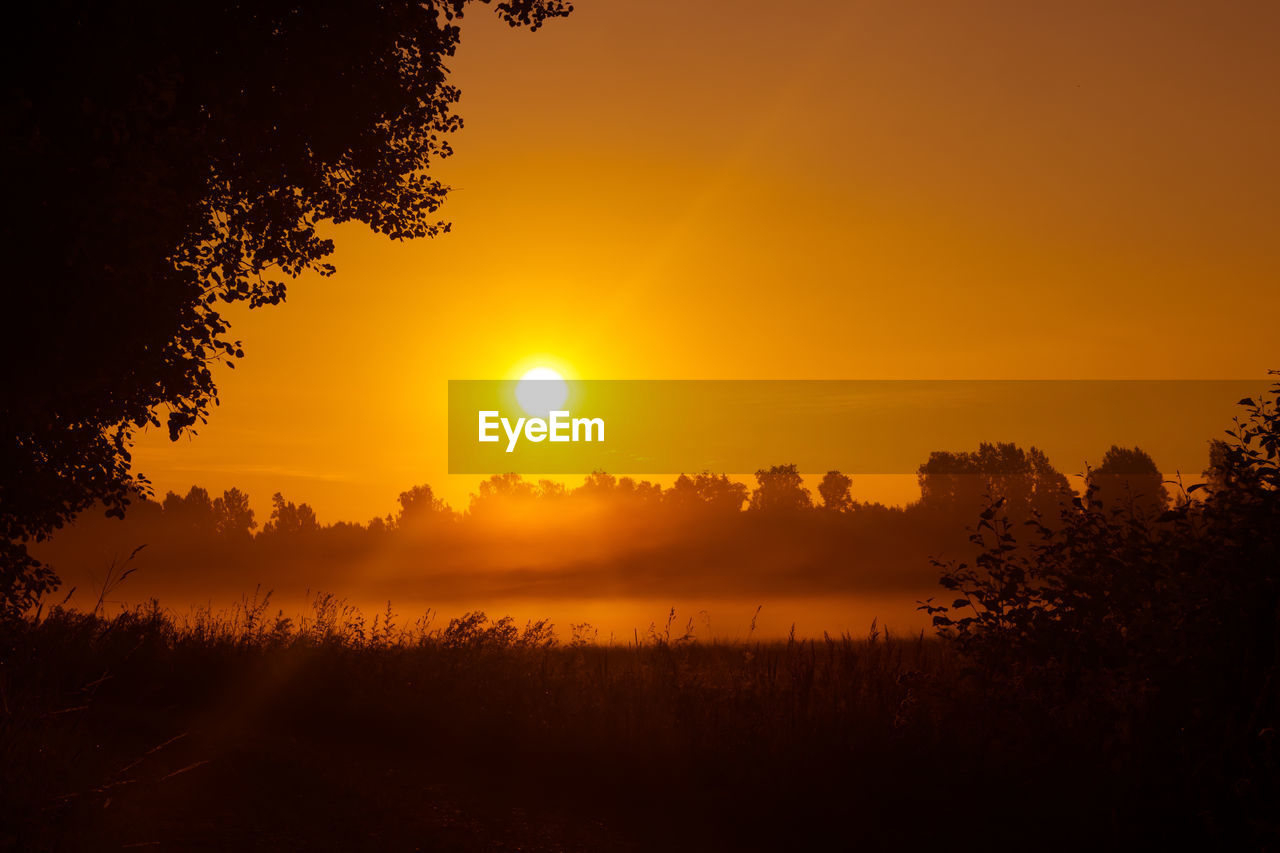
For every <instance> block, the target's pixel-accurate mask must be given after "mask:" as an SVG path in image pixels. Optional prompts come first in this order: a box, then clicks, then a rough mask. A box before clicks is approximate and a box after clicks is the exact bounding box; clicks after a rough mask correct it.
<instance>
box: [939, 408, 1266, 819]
mask: <svg viewBox="0 0 1280 853" xmlns="http://www.w3.org/2000/svg"><path fill="white" fill-rule="evenodd" d="M1271 395H1272V396H1271V397H1270V399H1265V398H1264V399H1263V400H1262V401H1261V402H1257V401H1255V400H1254V399H1252V398H1246V399H1244V400H1241V401H1240V402H1241V405H1242V406H1243V407H1244V408H1245V415H1244V417H1243V418H1242V419H1237V422H1236V426H1235V428H1234V429H1232V430H1231V431H1229V432H1228V433H1227V435H1228V440H1227V441H1225V442H1223V443H1222V444H1221V445H1220V447H1219V451H1218V454H1217V456H1218V458H1217V465H1218V470H1219V472H1220V473H1221V476H1219V477H1218V478H1217V480H1216V484H1215V485H1213V486H1212V487H1206V486H1204V485H1199V484H1198V485H1194V486H1192V487H1191V488H1190V489H1188V490H1187V491H1188V493H1190V494H1194V493H1196V492H1201V491H1203V492H1205V493H1206V497H1205V498H1204V499H1203V500H1190V499H1184V500H1182V501H1180V502H1179V503H1178V505H1176V506H1175V507H1174V508H1172V509H1169V510H1166V511H1164V512H1163V513H1161V514H1160V515H1158V516H1156V515H1152V514H1151V513H1150V512H1141V511H1138V512H1135V511H1131V510H1130V509H1129V508H1124V509H1121V510H1119V511H1116V510H1112V509H1110V508H1109V507H1108V506H1107V505H1105V504H1104V503H1103V502H1101V501H1099V500H1097V499H1096V491H1097V488H1098V486H1097V485H1096V484H1093V485H1091V488H1090V491H1089V494H1088V495H1087V496H1086V497H1085V498H1084V499H1076V500H1074V501H1073V503H1072V505H1071V506H1069V507H1067V508H1066V509H1064V511H1063V512H1062V513H1061V517H1060V519H1059V523H1058V525H1057V526H1055V527H1052V528H1050V527H1048V526H1046V525H1045V524H1044V523H1042V522H1041V521H1040V520H1037V519H1033V520H1031V521H1027V522H1024V523H1022V524H1018V523H1015V522H1014V521H1012V520H1011V519H1010V517H1009V515H1008V513H1007V512H1006V506H1005V504H1004V502H1003V501H1002V500H996V501H994V502H992V503H991V504H990V505H989V506H988V507H987V508H986V509H985V510H983V512H982V513H981V515H980V518H979V520H978V524H977V527H976V529H975V530H974V532H973V535H972V537H971V538H972V541H973V542H974V543H975V544H976V545H978V546H979V547H980V548H981V551H980V553H979V555H978V557H977V558H976V559H975V560H974V561H973V563H972V564H969V563H964V562H950V563H946V564H941V563H940V564H939V566H940V568H941V569H942V571H943V574H942V579H941V583H942V585H943V587H945V588H946V589H947V590H949V591H950V592H951V593H952V594H953V595H954V596H955V597H954V600H952V601H950V602H943V603H940V604H934V603H933V601H932V600H929V601H927V602H924V603H923V604H922V608H923V609H926V610H927V611H928V612H930V613H932V614H934V615H933V621H934V624H935V625H937V626H938V628H939V629H940V633H941V634H942V636H943V637H945V638H947V639H949V640H950V641H951V642H952V643H953V644H954V645H955V646H956V647H957V648H958V649H959V650H960V651H961V652H962V653H963V654H964V655H965V656H966V657H967V658H968V659H970V660H971V661H972V662H974V663H975V664H976V665H977V669H976V673H978V677H979V678H980V679H981V680H982V681H983V683H984V684H986V685H987V687H986V689H987V690H988V691H990V695H992V696H999V697H1001V699H1002V700H1003V701H1006V702H1007V703H1009V705H1010V706H1011V707H1017V708H1020V709H1022V710H1021V712H1020V719H1026V718H1027V717H1026V715H1027V714H1028V713H1031V712H1029V711H1028V708H1034V709H1035V711H1034V714H1035V715H1037V716H1041V717H1043V718H1044V719H1045V720H1046V723H1045V724H1046V725H1072V726H1076V727H1079V726H1080V725H1082V722H1081V721H1088V722H1087V724H1088V725H1092V726H1095V727H1096V728H1097V734H1098V738H1099V740H1098V742H1099V743H1105V744H1107V745H1108V748H1109V750H1110V751H1111V753H1112V754H1113V755H1114V754H1115V753H1116V752H1117V751H1121V752H1123V751H1128V752H1131V753H1132V754H1133V755H1134V756H1142V758H1141V759H1140V760H1141V761H1142V762H1143V768H1144V772H1145V773H1146V774H1148V777H1149V778H1148V779H1147V781H1148V782H1152V783H1153V784H1155V783H1156V780H1158V779H1160V778H1161V777H1164V778H1169V779H1180V780H1182V783H1184V784H1185V786H1186V789H1187V790H1189V791H1191V792H1192V796H1193V797H1195V798H1196V799H1194V801H1193V802H1192V803H1189V804H1188V805H1190V806H1193V807H1194V808H1196V809H1204V810H1206V813H1208V814H1211V815H1215V816H1217V817H1224V816H1232V817H1234V818H1235V820H1236V822H1235V823H1234V824H1232V825H1236V826H1240V827H1245V826H1250V825H1253V826H1269V827H1270V828H1271V831H1274V830H1275V829H1276V828H1277V827H1280V823H1278V822H1277V821H1276V817H1277V816H1276V812H1275V803H1276V802H1280V800H1277V799H1276V797H1277V795H1278V794H1280V776H1278V775H1277V767H1276V763H1275V760H1274V756H1273V754H1272V752H1271V749H1272V747H1271V743H1272V740H1273V739H1274V734H1273V733H1274V732H1275V731H1276V730H1277V729H1276V727H1277V726H1280V705H1278V703H1277V684H1276V666H1277V663H1278V660H1277V651H1278V650H1280V623H1278V621H1277V614H1278V613H1280V609H1278V608H1280V545H1278V543H1277V532H1278V531H1280V466H1278V463H1277V448H1278V446H1280V383H1277V384H1275V385H1273V386H1272V388H1271ZM1110 455H1111V456H1112V457H1113V459H1112V461H1113V462H1114V461H1117V458H1118V457H1117V454H1114V453H1113V454H1110ZM1144 455H1145V454H1144ZM1119 461H1123V460H1119ZM1148 461H1149V458H1148ZM1113 467H1115V466H1113ZM1143 467H1149V468H1151V469H1153V468H1154V465H1151V466H1146V465H1144V466H1143ZM1148 482H1150V477H1149V471H1148ZM1050 721H1051V722H1050ZM1174 745H1176V746H1177V748H1176V749H1175V748H1174ZM1133 760H1134V761H1139V759H1138V758H1134V759H1133ZM1245 790H1247V791H1248V794H1247V796H1245V795H1243V794H1239V792H1241V791H1245ZM1232 792H1236V793H1235V794H1233V793H1232ZM1228 823H1231V822H1230V821H1229V822H1228ZM1255 840H1256V839H1255Z"/></svg>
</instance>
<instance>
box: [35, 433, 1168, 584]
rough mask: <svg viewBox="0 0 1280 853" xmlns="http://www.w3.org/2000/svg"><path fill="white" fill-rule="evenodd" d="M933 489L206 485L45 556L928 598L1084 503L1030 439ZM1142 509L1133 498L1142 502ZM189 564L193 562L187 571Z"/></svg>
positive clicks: (507, 483)
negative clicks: (971, 562) (939, 581)
mask: <svg viewBox="0 0 1280 853" xmlns="http://www.w3.org/2000/svg"><path fill="white" fill-rule="evenodd" d="M918 479H919V483H920V489H921V498H920V500H918V501H916V502H913V503H911V504H909V505H907V506H905V507H900V506H886V505H883V504H879V503H866V502H861V501H855V500H854V499H853V498H852V496H851V491H850V490H851V485H852V482H853V481H852V479H851V478H849V477H848V476H846V475H844V474H841V473H840V472H838V471H831V472H828V473H827V474H826V475H824V476H823V477H822V478H820V481H819V482H818V484H817V489H816V491H817V495H814V494H813V493H812V491H811V490H810V489H809V488H808V487H806V485H805V482H804V479H803V478H802V477H801V475H800V473H799V472H798V471H797V470H796V467H795V466H794V465H775V466H772V467H770V468H767V469H761V470H760V471H758V472H757V473H756V474H755V477H754V484H753V485H754V487H753V488H749V487H748V486H747V484H746V483H743V482H738V481H736V480H733V479H731V478H729V477H728V476H726V475H723V474H711V473H700V474H695V475H692V476H689V475H681V476H680V477H678V478H677V479H676V480H675V481H674V483H673V484H672V485H670V486H669V487H667V488H663V487H661V486H659V485H657V484H655V483H652V482H649V481H646V480H636V479H634V478H631V477H615V476H613V475H610V474H607V473H603V472H597V473H595V474H592V475H589V476H587V477H586V478H585V479H584V481H583V482H582V483H581V485H579V486H577V487H575V488H568V487H566V486H565V485H564V484H563V483H559V482H553V481H549V480H541V481H536V482H532V481H528V480H525V479H524V478H522V477H520V476H519V475H515V474H503V475H495V476H493V477H490V478H488V479H486V480H484V481H483V482H481V483H480V484H479V486H478V489H477V491H476V492H475V493H473V494H472V495H471V498H470V501H469V504H468V505H467V506H466V507H465V508H464V509H462V510H454V509H452V508H451V507H449V506H448V505H446V504H445V503H444V502H443V501H441V500H440V499H438V498H436V497H435V495H434V492H433V491H432V489H431V487H430V486H427V485H421V486H416V487H414V488H412V489H409V490H407V491H405V492H403V493H401V495H400V497H399V502H398V503H399V507H398V509H397V511H396V512H395V513H392V514H388V515H386V516H384V517H375V518H373V519H371V520H370V521H368V522H367V523H363V524H353V523H349V522H342V521H339V522H333V523H328V524H321V522H320V521H319V519H318V518H317V516H316V514H315V512H314V511H313V510H312V509H311V507H310V506H308V505H307V504H306V503H300V504H299V503H295V502H293V501H291V500H287V499H286V498H285V497H284V496H283V495H282V494H280V493H276V494H275V495H274V496H273V497H272V503H271V509H270V514H269V516H268V517H267V518H265V519H263V520H262V522H261V523H259V521H258V520H257V518H256V516H255V514H254V511H253V510H252V509H251V508H250V507H249V500H248V496H247V495H245V494H244V493H242V492H240V491H239V490H238V489H235V488H232V489H228V490H226V491H225V492H224V493H223V494H222V495H221V496H217V497H211V496H210V495H209V493H208V492H207V491H206V490H205V489H203V488H200V487H198V486H193V487H192V488H191V489H190V490H189V491H188V492H187V493H186V494H185V495H179V494H177V493H174V492H170V493H168V494H167V495H166V496H165V497H164V499H163V500H162V501H159V502H156V501H149V500H146V499H145V498H142V497H141V496H137V497H136V502H135V505H134V506H133V507H132V509H131V510H130V512H129V515H128V517H127V518H126V519H125V520H124V521H123V522H120V521H115V520H112V519H107V518H105V517H103V516H102V515H101V514H100V513H98V514H94V513H86V514H84V515H82V516H81V518H80V519H79V520H78V521H77V522H76V524H75V525H74V526H73V527H71V528H68V529H67V530H66V531H65V532H64V533H62V534H60V535H59V536H57V537H55V538H54V539H53V541H52V542H51V543H50V544H49V546H48V547H44V548H41V549H38V550H37V552H36V553H37V554H38V555H41V556H42V557H44V558H46V560H47V561H48V562H49V563H50V564H51V565H54V566H55V567H58V566H61V567H62V568H63V570H64V571H66V570H68V569H72V575H73V577H72V579H73V582H74V584H75V585H76V586H78V587H79V588H81V589H83V590H84V593H85V594H87V593H88V592H89V589H90V588H91V587H94V586H99V587H100V586H101V584H103V583H105V577H104V573H105V572H106V571H107V569H108V567H109V564H110V563H111V562H112V561H113V560H120V559H123V557H124V556H125V555H127V554H129V553H130V552H132V551H133V550H134V549H135V548H138V547H139V546H145V549H144V550H143V551H141V552H139V553H137V554H136V555H135V557H134V558H133V559H132V560H130V563H129V565H130V567H131V568H132V569H134V570H136V571H135V573H134V574H133V575H132V577H131V578H130V582H129V584H128V586H126V587H123V588H121V589H120V590H118V591H117V592H116V596H117V597H118V599H119V600H126V601H133V602H140V601H143V600H145V599H146V598H147V597H149V596H156V597H159V598H162V599H163V600H165V601H173V602H181V601H184V600H193V599H194V600H205V598H206V597H208V596H214V597H216V598H219V599H220V600H223V601H229V600H231V599H234V598H237V597H239V596H240V595H241V594H243V593H245V592H246V591H251V590H253V589H255V588H261V589H263V590H272V589H275V590H280V589H281V588H282V587H290V588H297V587H299V586H300V585H301V584H300V581H301V582H302V584H305V586H307V587H309V588H311V589H317V588H319V589H324V590H327V591H330V592H338V593H341V594H342V595H344V596H348V597H353V598H355V597H359V598H361V599H362V600H363V601H365V602H369V601H376V600H378V599H379V598H381V599H383V600H385V599H388V598H390V599H395V600H400V601H403V600H405V599H410V600H413V601H435V602H439V601H440V600H441V599H442V598H444V599H457V598H459V597H468V598H479V599H480V600H484V599H485V598H486V597H487V598H493V597H503V598H505V597H521V596H523V597H554V598H569V599H573V598H594V597H602V596H624V597H625V596H632V597H635V596H641V597H646V598H659V599H661V598H663V597H667V599H668V600H671V601H675V600H679V599H682V598H685V597H689V596H701V597H715V598H720V599H724V598H737V599H741V600H744V601H750V602H753V603H757V602H759V601H763V600H766V599H772V598H776V597H778V596H786V597H803V596H813V595H830V594H837V595H846V596H847V595H855V594H860V593H861V594H866V593H885V592H897V593H902V592H911V593H915V592H921V591H924V590H926V589H928V588H930V587H931V586H932V585H933V584H934V583H935V582H936V571H935V570H934V569H933V568H932V567H931V565H930V562H929V561H930V559H931V558H933V557H938V556H943V555H950V556H961V555H966V554H968V553H969V552H970V551H971V550H972V546H971V543H969V541H968V538H967V534H966V533H965V528H966V525H968V524H969V522H970V521H971V520H972V519H973V518H975V517H976V516H977V514H978V513H979V512H980V511H981V510H982V508H983V507H984V506H985V502H986V501H987V500H988V499H989V498H990V496H992V495H996V496H999V497H1001V498H1003V499H1004V501H1005V503H1004V506H1005V509H1006V511H1007V512H1008V513H1009V514H1010V516H1011V517H1013V518H1015V519H1016V520H1017V521H1026V520H1029V519H1031V518H1042V519H1045V520H1046V523H1054V521H1053V520H1054V519H1055V518H1056V517H1057V516H1058V515H1059V513H1060V512H1061V511H1062V510H1063V508H1064V507H1066V506H1068V505H1070V502H1071V500H1072V499H1073V498H1075V497H1077V496H1076V495H1075V493H1074V492H1073V491H1072V490H1071V487H1070V485H1069V481H1068V478H1067V477H1066V476H1065V475H1063V474H1062V473H1060V472H1059V471H1057V470H1056V469H1054V468H1053V466H1052V465H1051V464H1050V463H1049V460H1048V459H1047V457H1045V455H1044V454H1043V453H1042V452H1040V451H1039V450H1037V449H1036V448H1034V447H1033V448H1031V449H1030V450H1025V451H1024V450H1023V449H1021V448H1019V447H1017V446H1016V445H1014V444H1011V443H994V444H990V443H984V444H982V445H980V446H979V447H978V448H977V449H975V450H974V451H969V452H938V453H934V454H932V455H931V456H930V458H929V459H928V460H927V461H926V462H925V463H924V464H922V465H921V466H920V470H919V473H918ZM1089 482H1090V484H1091V487H1092V495H1093V497H1092V500H1093V502H1094V503H1098V502H1100V501H1106V502H1108V503H1111V502H1112V499H1113V498H1114V502H1115V503H1116V504H1120V503H1122V502H1125V501H1128V497H1129V496H1132V497H1133V498H1134V499H1135V500H1136V503H1134V505H1133V509H1134V510H1135V511H1137V512H1139V513H1143V514H1146V515H1149V516H1151V517H1154V516H1155V515H1158V514H1159V513H1160V512H1161V511H1163V510H1164V509H1165V508H1166V507H1167V505H1168V502H1169V497H1168V494H1167V492H1166V490H1165V486H1164V483H1163V479H1162V476H1161V475H1160V473H1159V470H1158V468H1157V465H1156V463H1155V462H1154V461H1153V460H1152V459H1151V458H1150V457H1149V456H1147V455H1146V454H1145V453H1143V452H1142V450H1141V449H1139V448H1132V449H1126V448H1118V447H1113V448H1111V449H1110V450H1109V451H1108V452H1107V454H1106V456H1105V457H1104V459H1103V464H1102V465H1100V466H1099V467H1098V468H1097V469H1095V470H1094V471H1092V472H1090V475H1089ZM1126 505H1128V504H1127V503H1126ZM175 567H176V568H175Z"/></svg>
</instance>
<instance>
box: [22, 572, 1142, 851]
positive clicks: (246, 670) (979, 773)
mask: <svg viewBox="0 0 1280 853" xmlns="http://www.w3.org/2000/svg"><path fill="white" fill-rule="evenodd" d="M269 612H270V611H269V609H268V608H267V607H266V606H265V604H258V605H249V606H246V607H244V608H241V609H239V610H237V611H235V612H230V613H224V614H221V615H217V616H215V615H212V614H207V613H206V614H203V615H202V616H200V617H197V618H195V619H190V620H185V621H183V622H181V623H178V622H175V620H174V619H173V618H171V617H170V616H168V615H166V613H165V612H164V611H163V610H162V609H160V608H159V607H158V606H153V607H152V608H150V609H138V610H134V611H131V612H126V613H123V614H120V615H118V616H115V617H112V618H105V617H101V616H94V615H91V614H84V613H77V612H71V611H64V610H60V609H57V608H55V609H53V610H52V611H51V612H48V613H46V614H43V615H42V616H40V617H39V618H37V619H35V620H27V621H25V622H22V623H19V624H17V625H11V626H9V627H8V628H7V629H6V631H7V632H8V633H7V635H6V637H5V643H6V649H7V650H8V652H9V653H8V654H6V655H5V669H4V673H3V689H4V694H3V699H4V708H5V715H6V725H5V726H4V728H3V742H2V745H0V748H2V749H3V758H4V765H3V766H4V771H3V773H4V776H3V784H4V787H5V796H4V798H3V802H4V806H3V809H4V814H3V815H0V818H2V820H0V823H2V824H3V826H4V827H5V828H4V830H3V833H4V835H3V842H4V844H5V846H7V847H10V848H12V849H27V850H106V849H156V850H227V849H235V850H351V849H386V850H463V851H469V850H493V849H512V850H651V849H671V850H684V849H690V850H692V849H699V850H708V849H743V848H749V849H770V850H778V849H830V848H832V847H836V848H849V849H854V848H856V849H890V848H893V849H906V848H920V847H927V846H947V847H969V846H987V845H990V844H997V845H1016V844H1021V843H1030V842H1031V841H1032V840H1034V841H1035V844H1036V846H1038V847H1045V846H1049V847H1056V846H1063V847H1069V846H1072V845H1073V844H1074V843H1075V842H1076V841H1077V840H1083V839H1091V843H1094V844H1097V843H1099V842H1102V843H1103V844H1104V846H1109V845H1110V844H1111V843H1115V844H1119V843H1122V842H1123V841H1124V840H1125V839H1126V837H1127V833H1131V832H1133V831H1134V829H1133V828H1134V827H1135V826H1138V825H1140V824H1141V823H1142V822H1143V821H1142V817H1141V814H1140V813H1141V812H1142V810H1143V809H1147V808H1149V807H1150V801H1149V800H1144V801H1141V802H1125V800H1124V798H1123V797H1121V796H1118V794H1117V792H1118V791H1119V789H1121V788H1123V786H1124V785H1126V784H1130V783H1132V782H1134V781H1135V777H1134V776H1133V775H1132V774H1133V773H1135V772H1137V771H1135V770H1134V768H1131V767H1130V768H1122V773H1123V775H1120V776H1117V775H1116V773H1115V772H1114V771H1115V768H1108V767H1106V766H1103V765H1104V763H1105V761H1106V760H1113V758H1112V759H1104V758H1103V757H1102V755H1103V753H1102V751H1101V750H1100V749H1099V746H1100V744H1096V743H1091V742H1090V738H1089V735H1088V733H1087V731H1079V732H1070V731H1067V732H1063V731H1058V732H1057V733H1056V734H1054V733H1053V732H1052V730H1051V728H1050V727H1048V726H1044V725H1038V724H1036V721H1035V720H1026V721H1025V724H1024V725H1022V726H1018V725H1010V724H1008V720H1009V719H1010V718H1009V716H1008V714H1007V713H1005V712H1002V711H1000V710H999V709H997V708H995V707H994V706H993V705H992V703H991V700H990V697H987V696H984V695H982V693H981V691H979V690H976V689H974V686H973V685H971V684H970V682H969V679H968V677H967V676H966V672H965V668H964V667H963V666H961V665H960V663H959V661H958V660H957V658H956V657H955V655H954V654H953V653H952V652H951V651H949V650H948V648H947V647H945V646H944V645H943V644H942V643H940V642H939V641H937V640H931V639H924V638H923V637H921V636H917V637H896V636H889V635H887V634H885V633H883V632H881V631H880V630H878V629H877V628H876V627H875V626H872V627H871V629H870V631H869V633H868V634H867V635H866V636H863V637H859V638H856V639H855V638H852V637H849V636H841V637H819V638H816V639H804V640H801V639H796V638H793V639H791V640H789V641H784V642H755V643H752V642H746V643H733V644H723V643H703V642H698V641H696V640H690V639H688V638H685V637H682V636H680V635H679V632H678V631H673V630H672V629H673V626H672V625H668V626H666V627H665V628H663V627H659V628H658V629H656V630H654V631H652V632H650V633H649V634H648V635H647V636H645V635H639V636H638V639H639V644H638V645H637V644H636V642H634V641H633V642H630V643H627V644H625V645H612V646H605V645H598V644H594V643H590V642H587V635H586V634H585V630H586V629H585V628H583V627H581V626H580V627H579V628H578V629H577V630H576V631H571V632H570V635H569V636H567V637H565V638H564V641H563V642H560V641H558V640H557V639H556V638H555V636H554V634H553V633H552V629H551V626H548V625H544V624H537V623H535V624H530V625H525V626H517V625H514V624H511V623H510V622H508V621H504V620H501V619H499V620H496V621H494V620H490V619H486V618H484V617H483V616H482V615H481V614H470V615H468V616H466V617H460V618H458V619H454V620H450V621H449V622H448V623H447V624H441V625H439V626H436V627H433V626H432V624H431V623H428V622H427V621H426V620H420V621H419V622H417V623H416V624H410V625H407V626H405V627H402V628H401V627H396V626H395V624H394V622H392V624H390V625H388V623H387V622H386V621H385V620H384V619H383V618H382V617H379V618H378V619H376V620H370V621H367V622H366V621H365V619H364V617H363V616H362V615H361V614H358V613H356V612H355V611H354V610H353V609H351V608H347V607H344V606H343V605H342V603H341V602H338V601H335V600H333V599H332V598H328V597H324V596H321V597H319V598H317V600H316V602H315V608H314V611H313V615H312V616H311V617H309V618H308V619H305V620H303V621H302V622H301V623H300V624H295V623H294V622H292V621H289V620H283V619H282V618H273V617H270V616H269V615H268V614H269ZM1002 714H1003V715H1004V716H1003V717H1002ZM1117 809H1119V810H1117ZM1135 821H1137V822H1135ZM1122 828H1123V829H1122Z"/></svg>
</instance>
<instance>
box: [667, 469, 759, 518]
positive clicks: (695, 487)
mask: <svg viewBox="0 0 1280 853" xmlns="http://www.w3.org/2000/svg"><path fill="white" fill-rule="evenodd" d="M746 500H747V487H746V485H744V484H743V483H737V482H734V481H733V480H730V479H729V477H728V475H726V474H712V473H711V472H709V471H703V472H702V473H701V474H695V475H694V476H692V477H690V476H689V475H687V474H681V475H680V476H679V477H677V478H676V481H675V482H674V483H673V484H672V485H671V488H670V489H667V490H666V492H665V493H663V502H664V503H665V504H666V505H667V506H669V507H672V508H676V509H684V510H693V511H698V510H703V509H708V510H713V511H717V512H740V511H741V510H742V505H743V503H745V502H746Z"/></svg>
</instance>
